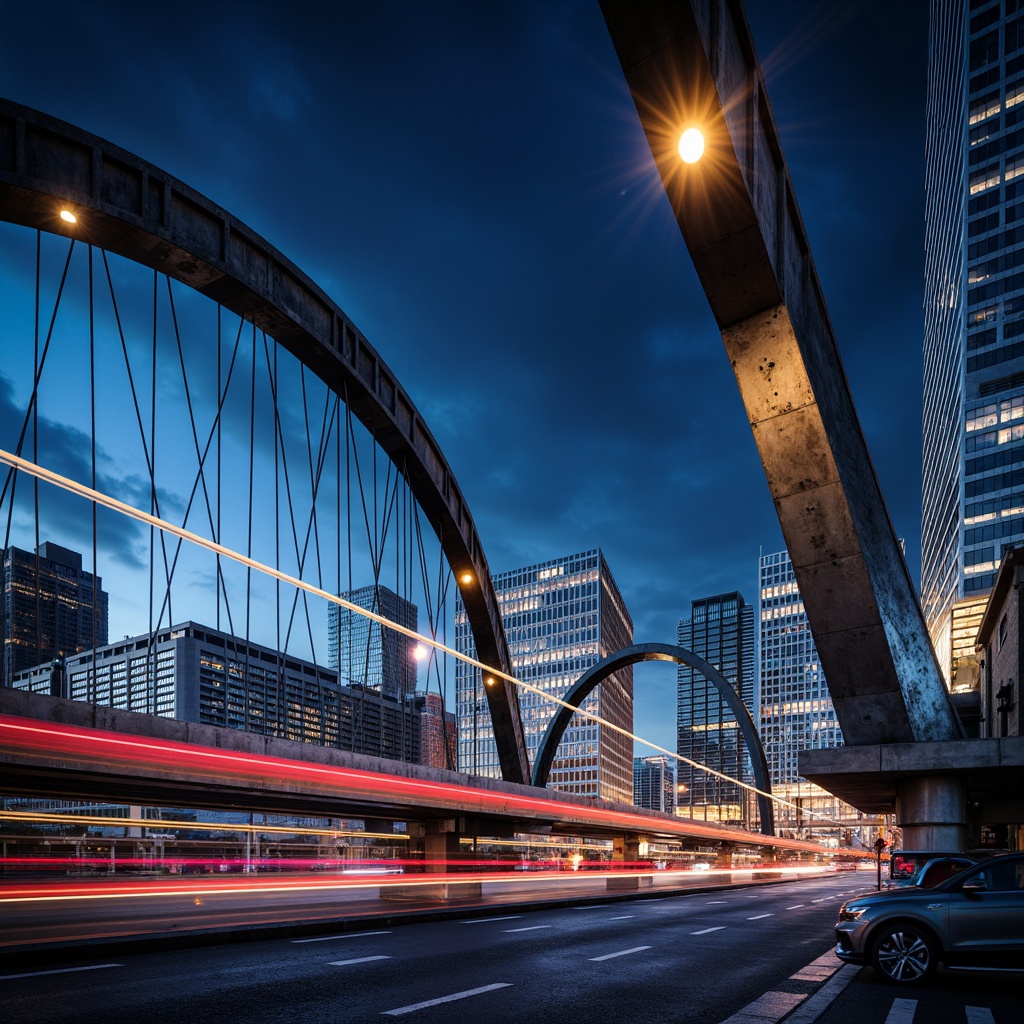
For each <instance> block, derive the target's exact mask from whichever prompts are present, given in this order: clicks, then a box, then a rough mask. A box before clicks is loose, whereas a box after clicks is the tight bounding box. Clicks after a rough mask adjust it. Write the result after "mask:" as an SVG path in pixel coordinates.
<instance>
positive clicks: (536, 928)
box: [505, 924, 551, 932]
mask: <svg viewBox="0 0 1024 1024" xmlns="http://www.w3.org/2000/svg"><path fill="white" fill-rule="evenodd" d="M550 927H551V925H549V924H531V925H530V926H529V927H528V928H506V929H505V931H506V932H536V931H539V930H540V929H541V928H550Z"/></svg>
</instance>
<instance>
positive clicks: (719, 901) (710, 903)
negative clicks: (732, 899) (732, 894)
mask: <svg viewBox="0 0 1024 1024" xmlns="http://www.w3.org/2000/svg"><path fill="white" fill-rule="evenodd" d="M728 902H729V901H728V900H708V906H709V907H710V906H711V905H712V904H714V903H721V904H723V905H724V904H726V903H728Z"/></svg>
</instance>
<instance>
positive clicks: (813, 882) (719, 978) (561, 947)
mask: <svg viewBox="0 0 1024 1024" xmlns="http://www.w3.org/2000/svg"><path fill="white" fill-rule="evenodd" d="M862 883H863V878H862V877H860V876H849V875H831V876H824V877H818V878H812V879H807V880H804V881H800V882H796V883H789V884H783V885H764V886H759V887H748V888H737V889H731V890H720V891H717V892H716V891H713V890H712V891H705V892H699V893H691V894H687V895H675V896H672V895H663V896H660V897H658V898H655V899H650V898H636V899H629V900H625V901H597V900H595V901H594V902H591V903H581V904H577V905H574V906H562V907H557V908H556V907H550V908H546V909H539V910H534V909H527V908H517V907H516V906H514V905H508V906H505V907H496V906H491V907H489V908H486V909H482V910H481V911H480V913H479V914H477V915H472V916H468V917H466V916H462V917H454V918H445V919H441V920H431V921H419V922H415V923H412V922H410V923H394V921H383V920H382V919H378V920H376V921H375V920H373V919H365V920H364V921H363V922H362V923H361V924H360V925H359V927H358V928H357V929H356V930H348V931H343V930H340V929H339V930H338V931H336V932H325V933H323V934H315V935H314V934H305V935H301V936H296V935H293V936H291V937H283V938H280V939H275V940H272V941H252V942H234V943H230V944H221V945H208V946H201V947H186V948H182V949H177V950H174V951H163V952H151V951H148V950H149V949H150V948H151V947H150V945H149V943H148V942H147V941H146V940H144V939H141V938H140V939H138V940H135V942H136V945H137V950H138V951H137V952H133V951H131V950H129V951H128V952H127V953H125V952H124V950H123V949H119V951H118V952H117V953H116V954H115V955H109V956H104V955H103V953H102V949H101V948H98V947H97V948H95V949H94V952H95V953H96V954H97V955H96V957H95V958H94V959H82V958H81V956H76V957H75V958H73V959H72V958H70V957H69V958H68V959H66V960H63V961H62V960H61V959H60V957H61V954H60V953H59V951H55V950H52V949H50V950H49V951H43V950H40V951H39V954H38V955H35V954H34V955H33V958H32V959H31V960H30V962H21V963H19V964H18V965H17V966H14V965H13V964H12V963H11V961H10V959H8V960H7V965H6V966H5V967H0V1006H2V1007H3V1014H4V1019H5V1020H9V1021H12V1022H17V1024H47V1022H51V1021H52V1022H57V1021H59V1022H61V1024H68V1022H72V1024H90V1022H103V1024H119V1022H126V1024H127V1022H131V1024H139V1022H144V1021H149V1020H155V1021H159V1022H161V1024H177V1022H181V1024H204V1022H206V1021H210V1022H214V1021H215V1022H217V1024H225V1022H229V1024H231V1022H234V1021H244V1022H246V1024H260V1022H264V1021H265V1022H273V1024H292V1022H295V1024H303V1022H306V1021H309V1022H314V1021H315V1022H316V1024H344V1022H349V1021H370V1020H375V1021H380V1020H387V1019H391V1018H402V1019H405V1020H409V1021H415V1022H417V1024H431V1022H444V1024H449V1022H451V1024H458V1022H463V1021H472V1022H473V1024H481V1022H483V1024H491V1022H494V1024H503V1022H516V1024H519V1022H523V1021H529V1022H530V1024H534V1022H536V1024H546V1022H548V1021H552V1022H554V1021H558V1022H559V1024H575V1022H587V1024H591V1022H597V1021H601V1020H604V1019H605V1018H607V1019H609V1020H612V1021H614V1022H615V1024H634V1022H636V1024H640V1022H642V1024H659V1022H664V1024H668V1022H672V1024H723V1022H728V1024H776V1022H778V1021H783V1020H784V1021H785V1024H812V1022H814V1024H1021V1021H1024V973H1016V974H1004V975H993V974H986V973H980V972H952V971H945V970H940V972H939V974H938V975H937V977H936V978H935V979H934V981H933V982H932V983H931V984H929V985H928V986H927V987H924V988H914V989H900V988H894V987H893V986H891V985H887V984H885V983H883V982H882V981H881V980H880V979H878V978H877V977H876V976H875V975H874V973H873V972H872V971H871V970H869V969H857V968H852V967H846V968H842V969H840V965H839V962H838V960H836V958H835V957H834V955H833V954H832V947H833V931H832V927H833V924H834V922H835V918H836V912H837V910H838V907H839V904H840V903H841V902H842V901H843V900H844V899H846V898H847V897H848V896H849V895H851V894H852V893H854V892H860V891H863V890H864V889H865V888H866V887H865V886H864V885H863V884H862ZM278 909H280V908H278ZM333 912H334V913H335V915H337V913H338V907H337V906H335V907H334V908H333ZM351 924H352V922H351V920H349V921H347V922H346V926H351ZM103 927H104V926H103V924H102V923H99V927H98V930H100V931H102V928H103ZM22 959H23V958H19V960H22ZM0 962H2V961H0Z"/></svg>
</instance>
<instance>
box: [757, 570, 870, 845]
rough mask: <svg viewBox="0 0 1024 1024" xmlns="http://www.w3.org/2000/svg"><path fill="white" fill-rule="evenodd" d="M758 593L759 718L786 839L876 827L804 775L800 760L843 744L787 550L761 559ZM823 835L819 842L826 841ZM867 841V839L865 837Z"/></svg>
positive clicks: (780, 826) (777, 819) (777, 812)
mask: <svg viewBox="0 0 1024 1024" xmlns="http://www.w3.org/2000/svg"><path fill="white" fill-rule="evenodd" d="M760 576H761V586H760V592H759V595H758V619H759V622H760V662H761V671H760V692H759V695H758V713H757V715H755V721H756V722H757V727H758V732H759V733H760V734H761V742H762V743H763V744H764V751H765V756H766V758H767V760H768V770H769V774H770V776H771V783H772V793H773V795H774V796H777V797H781V798H782V799H783V800H786V801H788V803H787V804H782V803H777V804H776V805H775V823H776V827H777V828H778V829H779V831H780V834H781V835H786V834H787V833H795V834H797V835H802V834H804V833H805V832H806V830H807V829H808V828H811V827H814V828H816V829H819V830H820V829H821V828H823V827H824V828H825V829H826V831H832V832H834V833H835V834H836V836H837V839H838V836H839V833H840V832H841V831H846V830H850V831H852V830H854V829H857V828H860V827H861V826H870V827H872V828H874V827H876V826H877V818H876V816H874V815H864V814H862V813H861V812H860V811H857V810H856V809H854V808H853V807H850V806H849V805H848V804H844V803H843V802H842V801H841V800H838V799H837V798H836V797H834V796H832V794H831V793H828V792H826V791H825V790H824V789H821V788H820V787H819V786H816V785H813V784H812V783H810V782H808V781H807V780H806V779H804V778H803V777H801V775H800V774H799V766H798V762H797V755H798V754H799V752H800V751H801V750H818V749H826V748H829V747H841V746H842V745H843V733H842V729H841V728H840V727H839V720H838V719H837V718H836V712H835V708H834V706H833V704H832V697H831V696H830V694H829V692H828V684H827V683H826V681H825V674H824V672H822V670H821V662H820V661H819V660H818V650H817V648H816V647H815V645H814V637H813V636H812V635H811V627H810V623H809V622H808V621H807V613H806V611H805V610H804V601H803V598H802V597H801V596H800V589H799V587H798V586H797V582H796V576H795V574H794V573H793V563H792V562H791V561H790V558H789V553H788V552H787V551H779V552H776V553H774V554H770V555H762V556H761V559H760ZM821 837H822V834H821V832H820V831H818V832H817V834H816V838H821ZM862 838H863V837H862Z"/></svg>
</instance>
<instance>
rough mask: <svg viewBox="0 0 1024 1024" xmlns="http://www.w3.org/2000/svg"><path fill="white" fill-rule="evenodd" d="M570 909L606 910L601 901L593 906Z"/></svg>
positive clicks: (571, 908)
mask: <svg viewBox="0 0 1024 1024" xmlns="http://www.w3.org/2000/svg"><path fill="white" fill-rule="evenodd" d="M569 909H570V910H604V907H602V906H601V904H600V903H596V904H594V906H592V907H570V908H569Z"/></svg>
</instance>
